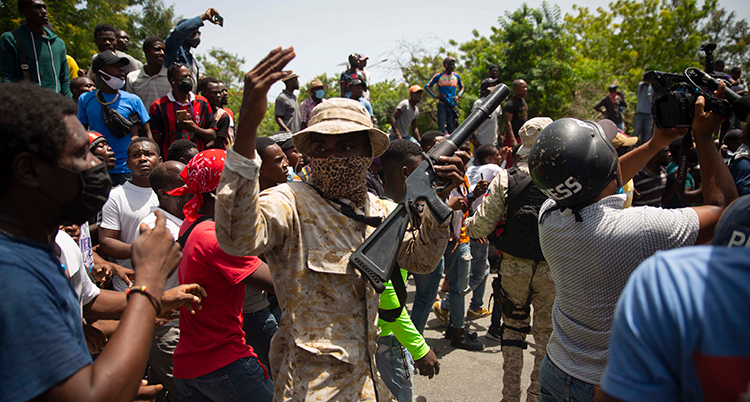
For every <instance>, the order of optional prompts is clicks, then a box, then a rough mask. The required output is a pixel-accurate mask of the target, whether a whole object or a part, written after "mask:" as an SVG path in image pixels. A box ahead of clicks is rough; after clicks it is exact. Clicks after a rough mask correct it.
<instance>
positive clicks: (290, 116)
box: [274, 89, 301, 134]
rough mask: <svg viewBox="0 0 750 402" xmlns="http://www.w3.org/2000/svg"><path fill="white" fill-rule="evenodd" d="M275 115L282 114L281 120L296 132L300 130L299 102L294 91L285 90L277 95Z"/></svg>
mask: <svg viewBox="0 0 750 402" xmlns="http://www.w3.org/2000/svg"><path fill="white" fill-rule="evenodd" d="M274 116H280V117H281V120H282V121H283V122H284V124H285V125H286V126H287V128H288V129H289V130H290V131H291V132H292V134H294V133H296V132H297V131H299V130H300V128H301V126H300V123H299V105H298V104H297V97H296V96H294V94H293V93H291V92H287V90H286V89H285V90H283V91H282V92H281V93H280V94H279V96H278V97H276V103H275V106H274Z"/></svg>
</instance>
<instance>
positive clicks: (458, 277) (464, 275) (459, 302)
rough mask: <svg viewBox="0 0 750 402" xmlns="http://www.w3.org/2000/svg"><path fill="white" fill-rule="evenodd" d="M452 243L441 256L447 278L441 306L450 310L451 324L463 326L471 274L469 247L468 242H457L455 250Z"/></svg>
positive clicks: (454, 326) (455, 326) (457, 326)
mask: <svg viewBox="0 0 750 402" xmlns="http://www.w3.org/2000/svg"><path fill="white" fill-rule="evenodd" d="M453 246H454V243H448V247H447V248H446V249H445V254H443V258H444V259H445V277H446V278H447V279H448V297H446V298H444V299H443V303H442V307H443V308H444V309H449V310H450V312H451V326H452V327H453V328H463V327H464V321H465V319H466V302H465V300H464V297H465V296H466V295H467V294H469V276H470V274H471V272H470V271H471V249H470V248H469V243H459V244H458V247H456V251H454V252H451V251H452V250H453Z"/></svg>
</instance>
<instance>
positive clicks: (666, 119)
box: [643, 43, 750, 128]
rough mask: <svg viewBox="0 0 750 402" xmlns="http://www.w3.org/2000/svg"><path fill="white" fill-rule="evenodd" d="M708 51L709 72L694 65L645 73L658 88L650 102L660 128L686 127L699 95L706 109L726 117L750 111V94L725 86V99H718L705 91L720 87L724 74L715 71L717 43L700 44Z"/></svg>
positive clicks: (691, 120) (691, 118) (690, 121)
mask: <svg viewBox="0 0 750 402" xmlns="http://www.w3.org/2000/svg"><path fill="white" fill-rule="evenodd" d="M700 49H701V50H702V51H704V52H705V53H706V64H705V68H706V72H704V71H701V70H700V69H697V68H695V67H690V68H688V69H686V70H685V74H684V75H681V74H670V73H665V72H661V71H649V72H647V73H645V74H644V75H643V80H644V81H646V82H650V83H651V85H653V87H654V89H655V90H656V92H657V95H656V98H654V100H653V102H652V103H651V114H652V115H653V117H654V123H656V126H657V127H659V128H686V127H690V125H691V124H692V122H693V114H694V112H695V101H696V100H697V99H698V96H703V97H704V98H705V100H706V104H705V107H704V110H705V111H707V112H708V111H713V112H714V113H717V114H720V115H721V116H724V117H727V118H728V117H730V116H731V115H732V113H734V114H735V115H736V116H737V117H738V118H739V119H741V120H742V121H745V120H746V119H747V115H748V112H749V111H750V98H743V97H741V96H739V95H737V94H736V93H735V92H733V91H732V90H730V89H729V88H726V90H725V92H724V97H725V98H726V100H724V99H719V98H716V97H714V96H713V95H711V94H710V93H708V92H706V91H705V90H704V89H703V88H704V87H707V88H710V90H711V92H713V91H714V90H717V89H718V88H719V80H721V79H723V78H724V76H723V75H721V74H715V73H714V57H713V51H714V50H715V49H716V45H715V44H713V43H708V44H705V45H702V46H701V47H700Z"/></svg>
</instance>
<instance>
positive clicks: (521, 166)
mask: <svg viewBox="0 0 750 402" xmlns="http://www.w3.org/2000/svg"><path fill="white" fill-rule="evenodd" d="M550 123H552V119H549V118H546V117H537V118H533V119H531V120H529V121H527V122H526V123H525V124H524V125H523V127H521V129H520V130H519V135H520V137H521V140H522V141H523V144H522V146H521V148H519V150H518V153H517V155H518V157H519V158H521V159H520V160H518V161H517V162H516V165H515V166H514V167H516V168H517V169H518V170H519V171H520V172H521V173H522V174H524V175H528V174H529V166H528V163H527V158H526V156H527V155H528V154H529V150H530V149H531V145H532V144H533V143H534V140H535V139H536V137H537V135H539V133H540V132H541V131H542V129H543V128H544V127H546V126H547V125H548V124H550ZM508 172H509V171H508V170H503V171H501V172H500V173H499V174H498V175H497V176H495V178H494V179H493V180H492V182H491V183H490V186H489V195H488V196H487V197H486V198H485V200H484V201H482V203H481V204H480V205H479V207H478V208H477V211H476V213H475V214H474V216H472V217H470V218H468V219H466V222H465V225H466V234H468V235H469V237H471V238H473V239H475V238H479V237H482V236H487V235H488V234H490V233H491V232H492V231H493V230H494V229H495V226H496V225H497V223H498V222H499V221H505V220H507V218H508V208H509V206H508V202H507V200H508V195H509V194H508V187H509V184H508V183H509V180H510V177H509V173H508ZM529 185H530V186H533V183H531V184H529ZM537 210H538V206H537ZM537 243H538V240H537ZM500 276H501V277H502V288H503V290H504V291H505V295H506V296H507V298H508V299H509V300H510V302H512V303H513V304H514V305H515V306H518V307H520V306H524V305H525V304H526V302H527V300H530V304H531V305H532V306H533V307H534V326H533V327H530V326H529V324H530V323H531V317H530V316H527V317H526V318H522V317H521V319H519V317H518V315H516V314H513V316H515V317H516V318H514V317H511V316H508V315H506V310H507V308H506V309H503V325H502V331H501V332H502V343H501V345H502V352H503V399H502V401H504V402H520V400H521V371H522V368H523V349H526V343H525V339H526V334H528V333H531V334H533V335H534V341H535V343H536V354H535V357H534V369H533V370H532V371H531V385H530V386H529V389H528V390H527V398H526V400H527V401H529V402H536V401H538V400H539V367H540V366H541V364H542V360H543V359H544V356H546V354H547V342H548V341H549V338H550V334H551V333H552V317H551V312H552V304H553V303H554V300H555V284H554V282H552V277H551V276H550V272H549V266H548V265H547V263H546V262H544V261H534V260H530V259H525V258H519V257H514V256H513V255H511V254H510V253H508V252H507V251H504V252H503V259H502V263H501V265H500ZM532 276H533V278H532ZM506 303H507V301H506ZM506 307H507V306H506ZM526 307H527V308H528V306H526ZM496 308H499V306H498V307H496ZM518 312H519V311H517V310H516V311H513V313H518ZM520 315H521V316H523V314H520Z"/></svg>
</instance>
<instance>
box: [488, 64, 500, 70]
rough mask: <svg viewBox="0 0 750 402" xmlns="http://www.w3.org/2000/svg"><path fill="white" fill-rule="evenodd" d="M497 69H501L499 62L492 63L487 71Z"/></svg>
mask: <svg viewBox="0 0 750 402" xmlns="http://www.w3.org/2000/svg"><path fill="white" fill-rule="evenodd" d="M492 70H497V71H500V67H498V66H497V64H494V63H493V64H490V65H489V67H487V71H492Z"/></svg>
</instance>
